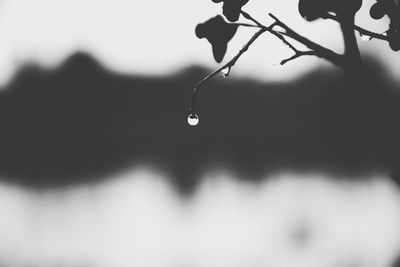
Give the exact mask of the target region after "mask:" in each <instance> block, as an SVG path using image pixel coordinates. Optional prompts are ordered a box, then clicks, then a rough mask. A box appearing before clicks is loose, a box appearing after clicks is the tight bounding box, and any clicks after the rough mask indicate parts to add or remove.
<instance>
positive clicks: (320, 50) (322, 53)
mask: <svg viewBox="0 0 400 267" xmlns="http://www.w3.org/2000/svg"><path fill="white" fill-rule="evenodd" d="M269 16H270V17H271V18H273V19H274V20H275V24H276V25H278V26H279V27H281V28H283V29H284V30H285V32H283V33H282V34H283V35H286V36H288V37H290V38H292V39H294V40H296V41H297V42H299V43H301V44H303V45H304V46H306V47H308V48H309V49H310V50H311V51H314V53H315V56H318V57H320V58H325V59H327V60H329V61H331V62H332V63H334V64H336V65H338V66H340V67H342V68H348V67H349V66H348V64H347V62H346V60H345V58H344V57H343V56H342V55H339V54H337V53H335V52H334V51H332V50H330V49H328V48H326V47H323V46H322V45H319V44H317V43H315V42H313V41H311V40H309V39H307V38H306V37H304V36H302V35H300V34H298V33H297V32H296V31H294V30H292V29H291V28H290V27H289V26H287V25H286V24H285V23H283V22H282V21H281V20H279V19H278V18H277V17H276V16H274V15H273V14H271V13H269Z"/></svg>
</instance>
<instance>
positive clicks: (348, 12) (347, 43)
mask: <svg viewBox="0 0 400 267" xmlns="http://www.w3.org/2000/svg"><path fill="white" fill-rule="evenodd" d="M213 1H214V0H213ZM389 1H390V0H388V3H389ZM214 2H224V5H223V14H224V16H225V18H227V19H228V21H229V22H226V21H222V22H220V23H221V24H223V27H222V28H224V29H225V28H226V29H228V28H229V27H232V26H230V25H235V26H237V27H238V26H244V27H251V28H258V29H259V31H257V32H256V33H255V34H254V35H253V36H252V37H251V39H250V40H249V41H248V42H247V43H246V44H245V45H244V46H243V48H242V49H241V50H239V52H238V53H237V54H236V55H235V56H234V57H233V58H232V59H230V60H229V61H228V62H227V63H225V64H224V65H222V66H221V67H219V68H218V69H217V70H215V71H214V72H212V73H210V74H209V75H207V76H206V77H205V78H203V79H202V80H201V81H200V82H198V83H197V85H196V86H195V88H194V90H193V94H192V106H191V108H190V111H191V114H193V113H194V112H195V111H194V110H195V103H196V96H197V94H198V91H199V89H200V88H201V87H202V86H203V85H204V83H206V82H207V81H208V80H210V79H211V78H213V77H214V76H216V75H217V74H218V73H222V72H223V71H224V70H226V73H222V74H223V76H225V77H227V76H228V75H229V74H230V71H231V68H232V67H233V66H234V65H235V64H236V62H237V61H238V60H239V58H240V57H241V56H242V55H243V54H244V53H245V52H246V51H247V50H248V49H249V47H250V46H251V45H252V44H253V43H254V42H255V41H256V40H257V39H258V38H259V37H260V36H261V35H263V34H264V33H266V32H268V33H270V34H271V35H273V36H275V37H276V38H277V39H279V40H280V41H281V42H282V43H283V44H284V45H286V46H288V47H289V49H290V50H292V52H293V53H294V54H293V55H292V56H290V57H287V58H285V59H283V60H281V62H280V64H281V65H285V64H286V63H288V62H290V61H293V60H296V59H298V58H300V57H303V56H316V57H319V58H322V59H325V60H327V61H329V62H331V63H332V64H334V65H336V66H338V67H339V68H342V69H344V70H347V71H350V72H352V73H358V72H359V71H360V70H362V65H363V63H362V59H361V54H360V50H359V47H358V44H357V40H356V34H355V33H356V32H358V33H359V34H360V35H362V36H368V37H369V38H370V39H378V40H383V41H386V42H388V43H389V45H390V48H391V49H392V50H393V51H398V50H400V20H399V19H398V16H399V15H400V4H396V0H393V3H392V4H388V3H386V4H385V5H383V4H382V3H381V2H380V1H377V3H375V4H374V5H373V6H372V7H371V9H370V15H371V17H372V18H374V19H380V18H382V17H383V16H385V15H387V16H388V17H389V19H390V20H391V22H390V23H389V29H388V30H387V31H385V32H384V33H376V32H373V31H370V30H367V29H364V28H362V27H360V26H358V25H356V24H355V22H354V21H355V15H356V13H357V12H358V10H359V9H360V8H361V5H362V0H346V1H336V0H299V13H300V15H301V16H302V17H303V18H304V19H306V20H308V21H314V20H317V19H330V20H333V21H336V22H337V23H338V24H339V25H340V29H341V32H342V35H343V42H344V53H343V54H338V53H336V52H335V51H333V50H331V49H329V48H327V47H324V46H322V45H320V44H318V43H316V42H314V41H312V40H310V39H309V38H307V37H305V36H303V35H301V34H300V33H298V32H297V31H296V30H294V29H292V28H291V27H289V26H288V25H287V24H286V23H284V22H283V21H281V20H280V19H279V18H278V17H277V16H275V15H273V14H271V13H269V14H268V15H269V16H270V17H271V18H272V20H273V22H272V23H271V24H270V25H269V26H266V25H264V24H263V23H261V22H260V21H258V20H257V19H255V18H254V17H252V16H251V15H250V14H248V13H247V12H245V11H243V10H242V7H243V6H244V5H246V3H247V2H248V0H229V1H228V0H219V1H214ZM240 15H242V16H243V17H244V18H245V19H247V20H248V21H249V22H250V23H239V22H236V21H237V20H238V19H239V16H240ZM206 23H209V22H205V23H203V24H206ZM209 26H210V27H209V32H208V33H205V34H204V37H206V38H207V39H208V40H209V41H210V40H211V41H212V42H211V45H212V46H213V52H214V50H216V51H220V50H217V49H219V48H221V47H224V48H226V45H227V41H226V40H228V42H229V40H230V38H231V36H229V34H228V32H225V33H224V32H221V35H219V33H216V32H215V31H213V28H212V27H211V25H209ZM224 34H225V35H224ZM227 36H228V37H229V38H228V39H227V38H226V37H227ZM202 37H203V36H202ZM199 38H200V37H199ZM224 38H225V39H224ZM298 44H300V45H302V46H304V47H305V48H302V49H299V48H297V47H296V46H297V45H298ZM222 45H223V46H222ZM225 51H226V49H225V50H223V53H220V54H217V55H218V56H219V57H218V59H220V58H221V59H222V58H223V57H224V55H225ZM214 56H215V54H214Z"/></svg>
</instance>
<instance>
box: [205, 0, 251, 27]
mask: <svg viewBox="0 0 400 267" xmlns="http://www.w3.org/2000/svg"><path fill="white" fill-rule="evenodd" d="M212 1H213V2H214V3H220V2H223V6H222V10H223V11H222V12H223V14H224V15H225V17H226V18H227V19H228V20H229V21H231V22H234V21H237V20H238V19H239V16H240V11H241V9H242V7H243V6H244V5H245V4H247V2H249V0H212Z"/></svg>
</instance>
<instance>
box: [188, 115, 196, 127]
mask: <svg viewBox="0 0 400 267" xmlns="http://www.w3.org/2000/svg"><path fill="white" fill-rule="evenodd" d="M187 121H188V123H189V125H190V126H196V125H197V124H199V116H197V114H195V113H191V114H190V115H189V116H188V118H187Z"/></svg>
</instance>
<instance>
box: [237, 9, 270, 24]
mask: <svg viewBox="0 0 400 267" xmlns="http://www.w3.org/2000/svg"><path fill="white" fill-rule="evenodd" d="M240 14H242V16H243V17H245V18H246V19H248V20H251V21H252V22H254V23H255V24H256V25H257V26H258V27H260V28H265V26H264V25H263V24H262V23H260V22H259V21H258V20H256V19H255V18H253V17H252V16H250V15H249V14H248V13H247V12H245V11H243V10H241V11H240Z"/></svg>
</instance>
